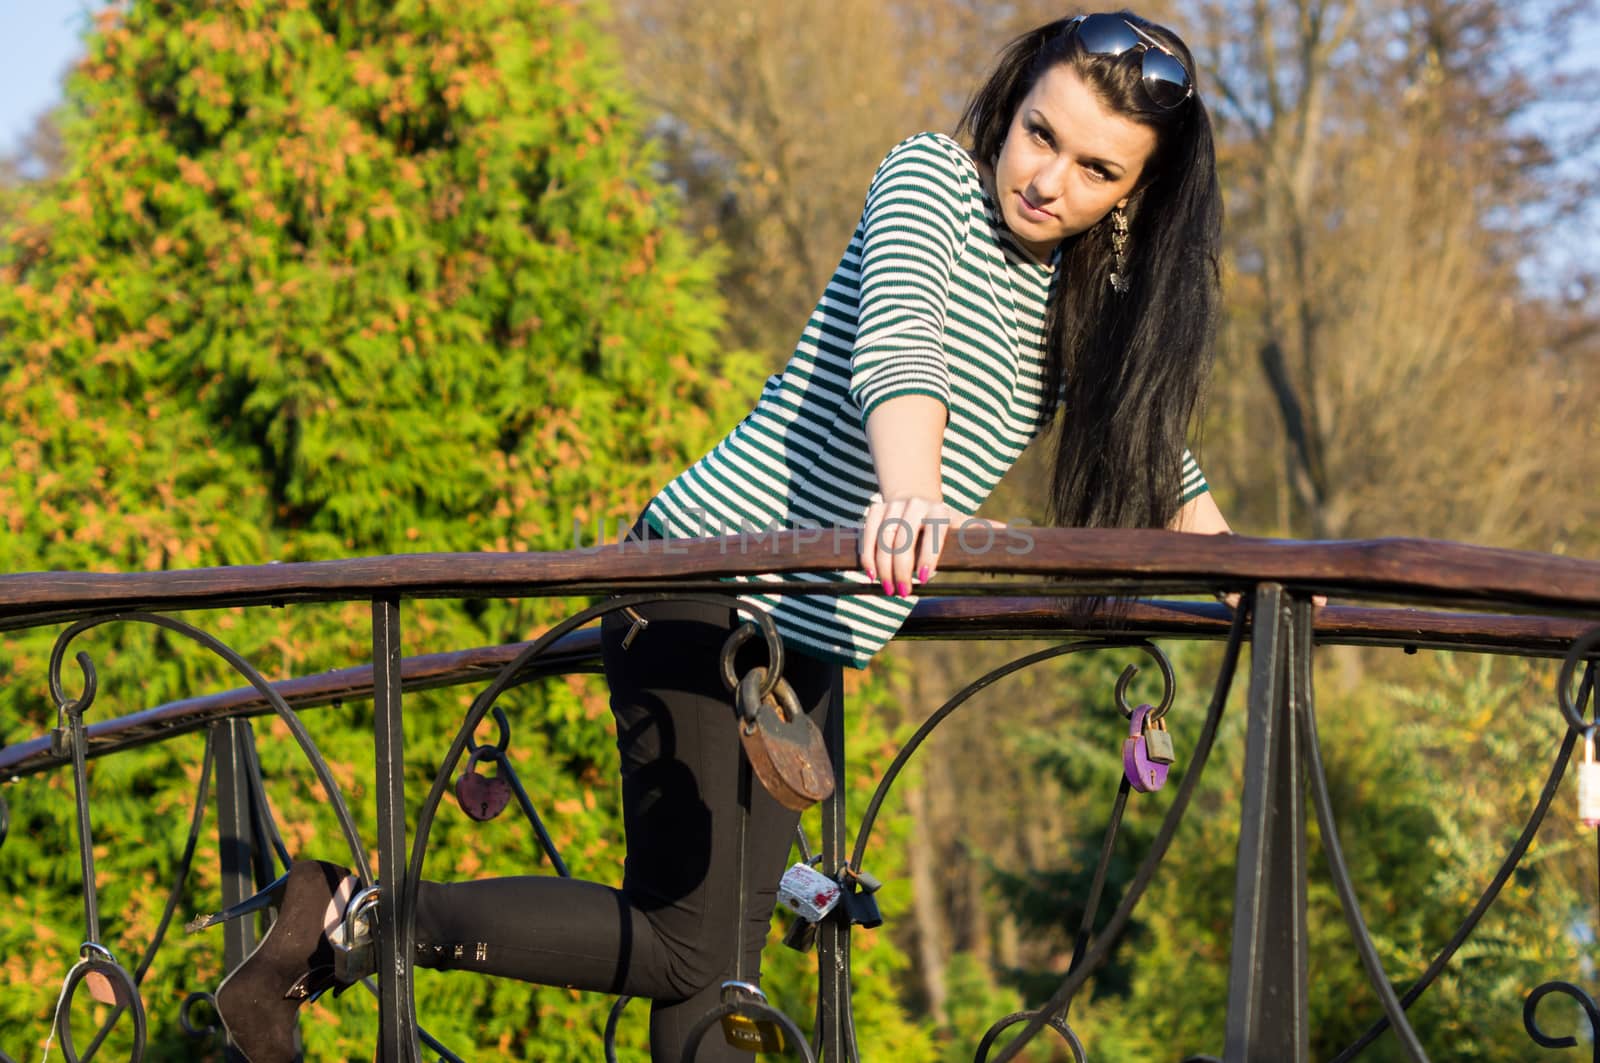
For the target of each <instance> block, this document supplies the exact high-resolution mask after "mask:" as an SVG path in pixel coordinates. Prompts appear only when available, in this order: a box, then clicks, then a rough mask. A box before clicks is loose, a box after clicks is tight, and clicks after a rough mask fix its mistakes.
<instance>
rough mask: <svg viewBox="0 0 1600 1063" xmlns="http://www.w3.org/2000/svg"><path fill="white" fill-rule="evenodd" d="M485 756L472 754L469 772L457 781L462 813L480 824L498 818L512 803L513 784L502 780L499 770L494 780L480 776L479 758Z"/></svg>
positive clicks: (479, 753)
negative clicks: (478, 768)
mask: <svg viewBox="0 0 1600 1063" xmlns="http://www.w3.org/2000/svg"><path fill="white" fill-rule="evenodd" d="M485 748H486V749H492V748H493V747H485ZM483 755H484V752H483V751H482V750H480V751H479V752H477V753H474V754H472V756H471V758H469V759H468V760H467V770H466V771H464V772H462V773H461V778H459V779H457V780H456V803H457V804H459V805H460V806H461V811H463V812H465V813H466V814H467V815H469V816H471V817H472V818H473V819H475V820H477V821H479V822H480V823H481V822H483V821H485V820H491V819H493V818H494V817H496V816H498V815H499V814H500V813H502V812H504V811H505V810H506V805H508V804H510V803H511V784H510V783H508V782H506V781H505V780H504V779H502V778H500V773H499V770H498V769H496V771H495V774H494V777H493V778H485V777H484V776H482V775H479V774H478V770H477V767H478V758H479V757H481V756H483Z"/></svg>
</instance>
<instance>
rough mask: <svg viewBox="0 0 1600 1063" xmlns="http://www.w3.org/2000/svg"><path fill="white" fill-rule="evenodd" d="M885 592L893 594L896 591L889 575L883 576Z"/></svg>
mask: <svg viewBox="0 0 1600 1063" xmlns="http://www.w3.org/2000/svg"><path fill="white" fill-rule="evenodd" d="M883 593H885V594H893V593H894V588H893V587H891V586H890V585H889V577H888V576H885V577H883Z"/></svg>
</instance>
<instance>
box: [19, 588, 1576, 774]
mask: <svg viewBox="0 0 1600 1063" xmlns="http://www.w3.org/2000/svg"><path fill="white" fill-rule="evenodd" d="M1121 608H1122V612H1121V614H1120V615H1119V618H1118V621H1117V624H1116V626H1114V627H1106V626H1104V625H1099V624H1094V623H1089V622H1084V621H1073V620H1072V619H1071V617H1070V615H1069V614H1068V613H1066V612H1065V611H1064V608H1063V603H1061V602H1060V601H1059V600H1056V599H1041V598H1020V597H1004V598H990V599H987V600H980V599H952V598H942V597H941V598H926V599H924V600H922V601H921V602H918V603H917V606H916V609H915V610H914V611H913V612H912V614H911V618H910V619H909V620H907V622H906V625H905V627H904V629H903V631H902V634H901V635H900V636H899V637H900V638H914V639H933V638H939V639H948V638H972V639H977V638H981V639H1004V638H1062V637H1071V636H1084V637H1103V638H1124V637H1126V638H1138V639H1162V638H1206V639H1210V638H1215V639H1219V640H1220V639H1223V638H1225V637H1226V636H1227V633H1228V627H1229V621H1230V615H1231V614H1230V611H1229V610H1228V609H1227V608H1226V607H1225V606H1222V605H1217V604H1211V603H1204V602H1175V601H1160V600H1155V601H1145V600H1140V601H1134V602H1130V603H1124V604H1123V605H1122V607H1121ZM1315 623H1316V632H1315V634H1316V642H1317V644H1318V645H1360V646H1372V647H1388V648H1403V649H1406V650H1407V651H1410V650H1413V649H1426V650H1449V651H1453V652H1479V653H1494V654H1501V655H1514V656H1526V657H1541V658H1560V657H1562V656H1563V655H1565V654H1566V653H1567V651H1568V650H1569V649H1570V648H1571V645H1572V643H1573V641H1575V640H1576V639H1578V638H1579V637H1581V636H1582V635H1583V634H1584V633H1585V632H1587V631H1589V630H1591V629H1592V628H1593V622H1592V621H1590V622H1587V623H1586V622H1584V621H1582V620H1574V619H1568V618H1563V617H1527V616H1501V615H1495V614H1485V613H1453V612H1440V611H1434V610H1419V609H1377V608H1366V607H1360V606H1328V607H1327V608H1324V609H1319V610H1317V613H1316V616H1315ZM529 645H530V643H528V642H516V643H508V644H506V645H503V646H484V647H479V648H476V649H468V650H459V651H455V652H451V653H433V654H423V655H419V656H414V657H407V658H406V659H405V660H404V661H403V662H402V665H401V681H402V683H403V685H404V689H405V690H406V692H407V693H411V692H414V691H419V690H434V689H440V688H443V687H450V686H459V685H462V684H465V683H472V682H476V681H478V680H482V679H489V678H491V677H493V676H495V675H497V674H499V672H500V670H501V669H502V668H504V667H505V665H506V664H507V663H508V662H509V661H511V660H514V659H515V658H516V656H517V655H518V654H520V653H522V652H523V651H524V650H525V649H527V647H528V646H529ZM599 654H600V631H599V628H597V627H596V628H585V629H582V630H579V631H575V632H573V633H571V634H569V635H567V636H565V637H563V638H562V639H561V640H560V641H559V642H558V643H557V644H556V645H554V646H552V647H551V648H550V650H549V651H547V652H546V653H545V654H542V655H541V656H540V657H539V658H537V659H536V660H535V661H533V662H530V664H529V667H528V668H527V669H526V670H525V671H524V672H523V673H521V674H520V675H519V676H518V678H517V680H516V681H517V682H518V683H526V682H533V681H536V680H538V679H543V678H546V677H548V676H552V675H570V674H577V673H584V672H597V671H598V670H599ZM272 686H273V689H274V690H276V691H277V692H278V694H279V695H280V696H281V697H282V698H283V700H284V701H285V702H286V703H287V704H288V705H289V706H290V707H291V708H294V709H297V710H299V709H309V708H316V707H319V706H324V705H330V704H334V703H336V702H340V701H360V700H364V699H367V698H370V697H371V696H372V666H371V665H357V666H353V667H349V668H340V669H337V670H334V671H329V672H323V673H319V674H317V675H310V676H301V677H297V678H293V679H285V680H280V681H278V682H275V683H273V684H272ZM272 711H273V709H272V706H271V703H270V702H269V701H268V700H267V699H266V698H265V697H263V696H262V695H261V693H260V692H259V691H258V690H256V689H255V688H254V687H239V688H236V689H233V690H227V691H221V692H218V693H215V694H207V695H201V696H199V697H193V698H184V699H182V700H179V701H172V702H168V703H166V704H164V705H158V706H155V707H152V708H149V709H144V710H141V711H139V712H135V713H130V714H127V715H124V716H120V717H117V718H115V719H108V720H97V721H95V722H93V723H90V724H88V747H89V748H88V750H87V754H88V756H89V757H90V758H91V759H92V758H94V757H98V756H102V755H104V754H106V753H113V752H118V751H120V750H124V749H132V748H135V747H137V746H140V745H145V744H148V743H150V742H158V741H163V740H165V739H167V738H172V737H175V736H177V735H181V734H187V733H189V732H191V731H197V730H199V729H201V728H203V727H205V726H206V725H207V724H209V723H212V722H214V721H216V720H220V719H226V718H229V717H232V716H264V715H267V714H268V713H271V712H272ZM64 763H65V761H64V760H62V759H60V758H57V757H54V756H52V755H51V754H50V741H49V738H48V736H40V737H36V738H33V739H29V740H27V741H23V742H18V743H15V744H13V745H10V746H7V747H4V748H0V780H3V779H10V778H19V777H22V776H26V775H32V774H35V773H37V772H40V771H47V770H50V769H52V768H55V767H59V766H61V765H62V764H64Z"/></svg>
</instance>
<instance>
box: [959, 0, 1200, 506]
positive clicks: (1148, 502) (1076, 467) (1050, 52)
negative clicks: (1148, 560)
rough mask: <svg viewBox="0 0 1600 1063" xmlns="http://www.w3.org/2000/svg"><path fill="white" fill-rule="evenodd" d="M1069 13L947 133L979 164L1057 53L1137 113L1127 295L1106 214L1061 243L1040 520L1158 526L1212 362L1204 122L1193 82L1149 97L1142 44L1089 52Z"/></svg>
mask: <svg viewBox="0 0 1600 1063" xmlns="http://www.w3.org/2000/svg"><path fill="white" fill-rule="evenodd" d="M1120 16H1121V17H1122V18H1125V19H1127V20H1128V21H1129V22H1131V23H1133V24H1135V25H1137V26H1138V27H1139V28H1140V29H1142V30H1144V31H1145V32H1147V33H1149V34H1150V35H1151V36H1152V37H1154V38H1155V39H1157V40H1159V41H1160V42H1161V43H1162V44H1164V45H1166V46H1167V47H1168V48H1169V49H1171V51H1172V52H1173V54H1174V55H1177V56H1178V57H1179V58H1180V59H1181V60H1182V62H1183V65H1184V67H1185V69H1187V70H1188V71H1189V72H1190V78H1191V82H1192V79H1193V78H1194V57H1193V56H1192V55H1191V54H1190V53H1189V49H1188V48H1187V47H1186V46H1185V45H1184V43H1183V42H1182V41H1181V40H1179V39H1178V37H1177V35H1176V34H1174V33H1172V31H1170V30H1168V29H1166V28H1165V27H1162V26H1159V25H1156V24H1154V23H1152V22H1149V21H1147V20H1145V19H1142V18H1140V17H1138V16H1137V15H1134V14H1132V13H1130V12H1127V11H1124V12H1120ZM1071 27H1072V20H1071V19H1070V18H1064V19H1060V20H1059V21H1056V22H1051V23H1049V24H1047V25H1044V26H1040V27H1039V28H1038V29H1036V30H1033V31H1032V32H1030V33H1026V34H1024V35H1022V36H1021V37H1018V38H1017V39H1016V40H1014V41H1012V42H1011V44H1009V45H1008V46H1007V47H1006V49H1005V51H1004V52H1002V53H1001V56H1000V61H999V64H998V66H997V68H996V69H995V71H994V73H993V74H992V75H990V77H989V80H988V81H987V82H985V83H984V85H983V86H982V87H981V88H980V89H979V90H978V92H977V93H976V94H975V95H974V96H973V97H972V99H971V101H970V102H969V103H968V104H967V108H966V111H965V113H963V115H962V116H961V122H960V125H959V126H958V127H957V133H958V134H960V133H965V134H967V135H968V136H969V137H970V140H971V144H972V151H973V154H974V155H975V156H976V157H977V158H979V159H982V160H984V161H985V162H988V163H989V164H991V165H993V163H994V161H995V160H996V159H997V158H998V157H999V155H1000V146H1001V145H1002V144H1003V143H1004V142H1005V138H1006V133H1007V130H1008V129H1009V128H1010V126H1011V123H1012V119H1013V117H1014V115H1015V114H1016V111H1017V108H1018V107H1019V106H1020V105H1021V103H1022V101H1023V99H1024V98H1025V97H1026V96H1027V95H1028V93H1029V92H1030V91H1031V90H1032V89H1033V85H1034V83H1035V82H1036V81H1037V80H1038V79H1039V78H1040V76H1042V75H1043V74H1044V73H1045V72H1046V71H1048V70H1050V69H1051V68H1053V67H1054V66H1056V65H1057V64H1065V65H1067V66H1070V67H1071V68H1072V69H1073V70H1075V71H1076V72H1077V73H1078V75H1079V76H1080V77H1081V78H1082V79H1083V81H1084V83H1085V84H1086V85H1088V86H1089V87H1090V89H1091V90H1092V91H1094V92H1095V93H1096V94H1097V95H1098V96H1099V97H1100V99H1101V100H1102V101H1103V102H1104V103H1105V104H1106V105H1107V106H1108V107H1110V108H1111V110H1113V111H1114V112H1116V113H1118V114H1121V115H1123V116H1125V117H1127V118H1130V119H1132V120H1133V121H1136V122H1139V123H1141V124H1143V125H1146V126H1149V127H1150V128H1151V129H1152V130H1154V132H1155V134H1156V147H1155V150H1154V152H1153V153H1152V155H1151V157H1150V159H1149V161H1148V162H1146V163H1145V168H1144V173H1143V175H1142V176H1141V178H1140V182H1139V185H1138V187H1137V188H1136V189H1135V191H1134V192H1133V193H1132V194H1131V195H1130V196H1129V197H1128V206H1127V208H1126V213H1127V215H1128V246H1127V255H1128V271H1127V272H1128V273H1129V286H1128V291H1127V292H1126V293H1122V294H1119V293H1117V292H1116V291H1114V290H1113V289H1112V287H1111V284H1110V274H1111V272H1112V269H1113V266H1112V262H1113V258H1112V247H1111V223H1110V219H1109V217H1108V218H1104V219H1102V220H1101V221H1100V222H1099V223H1098V224H1096V225H1095V226H1093V227H1092V228H1090V229H1088V230H1087V231H1085V232H1083V233H1080V234H1078V235H1077V236H1073V237H1069V238H1068V239H1067V240H1065V241H1064V242H1063V243H1062V245H1061V255H1060V258H1059V260H1058V262H1057V265H1056V278H1055V286H1054V289H1053V291H1052V293H1051V296H1050V308H1049V312H1048V315H1047V318H1046V329H1047V336H1048V340H1047V342H1048V347H1049V377H1048V387H1049V391H1048V392H1047V394H1049V395H1055V394H1056V393H1057V390H1058V389H1059V388H1061V387H1062V385H1063V384H1064V385H1065V391H1064V397H1063V402H1062V416H1061V425H1060V429H1059V434H1058V436H1057V442H1056V448H1055V450H1056V453H1055V469H1054V473H1053V476H1052V483H1051V492H1050V495H1051V497H1050V509H1051V517H1052V519H1053V520H1054V521H1055V522H1056V523H1057V524H1065V525H1070V526H1078V527H1107V528H1116V527H1120V528H1134V527H1164V526H1165V525H1166V524H1167V523H1168V522H1169V521H1170V520H1171V519H1172V516H1173V514H1174V513H1176V512H1177V509H1178V504H1179V503H1178V497H1179V492H1180V482H1181V478H1182V459H1183V448H1184V444H1185V439H1186V436H1187V433H1188V429H1189V424H1190V421H1191V419H1192V417H1193V416H1194V413H1195V411H1196V409H1197V407H1198V405H1199V403H1200V401H1201V398H1202V395H1203V393H1204V390H1205V386H1206V382H1207V380H1208V379H1209V377H1210V375H1211V357H1212V338H1213V335H1214V333H1215V331H1216V321H1217V316H1218V303H1219V298H1220V296H1219V290H1218V287H1219V281H1218V267H1217V258H1218V246H1219V243H1220V240H1221V231H1222V193H1221V190H1220V189H1219V188H1218V186H1217V166H1216V151H1215V148H1214V146H1213V144H1212V139H1211V120H1210V118H1209V117H1208V116H1207V114H1206V109H1205V107H1204V105H1203V104H1202V103H1201V101H1200V97H1199V95H1198V93H1196V94H1194V95H1192V96H1191V97H1190V98H1189V99H1188V100H1186V101H1184V102H1183V103H1181V104H1179V105H1178V106H1176V107H1174V108H1171V109H1170V110H1163V109H1161V108H1159V107H1157V106H1156V105H1155V104H1154V103H1153V102H1152V101H1151V100H1150V98H1149V96H1148V95H1147V94H1146V93H1145V91H1144V88H1143V86H1142V84H1141V72H1140V56H1139V53H1138V52H1137V51H1136V50H1134V51H1128V52H1124V53H1123V54H1122V55H1120V56H1103V55H1091V54H1089V53H1087V52H1085V51H1084V50H1083V46H1082V44H1081V43H1080V42H1079V40H1078V35H1077V34H1076V33H1073V32H1070V30H1071Z"/></svg>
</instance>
